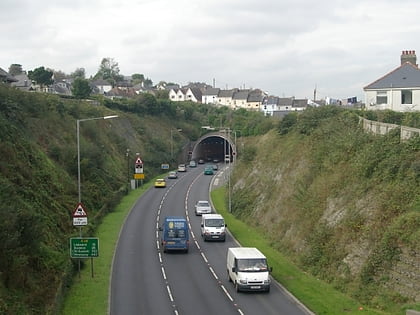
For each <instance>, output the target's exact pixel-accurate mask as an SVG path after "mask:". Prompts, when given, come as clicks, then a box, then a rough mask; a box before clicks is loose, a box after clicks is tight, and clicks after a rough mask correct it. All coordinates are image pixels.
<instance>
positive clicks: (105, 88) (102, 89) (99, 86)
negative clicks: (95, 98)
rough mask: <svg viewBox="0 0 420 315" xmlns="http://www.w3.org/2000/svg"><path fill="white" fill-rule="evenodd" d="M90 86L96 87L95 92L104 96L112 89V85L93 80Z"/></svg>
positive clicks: (103, 81)
mask: <svg viewBox="0 0 420 315" xmlns="http://www.w3.org/2000/svg"><path fill="white" fill-rule="evenodd" d="M92 85H94V86H95V87H96V89H95V90H97V91H99V94H106V93H108V92H109V91H111V89H112V84H111V83H109V82H108V81H105V80H101V79H99V80H95V81H93V82H92Z"/></svg>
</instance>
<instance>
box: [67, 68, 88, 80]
mask: <svg viewBox="0 0 420 315" xmlns="http://www.w3.org/2000/svg"><path fill="white" fill-rule="evenodd" d="M70 76H71V77H72V78H74V79H75V78H82V79H85V78H86V70H85V68H77V69H76V70H74V72H72V73H71V74H70Z"/></svg>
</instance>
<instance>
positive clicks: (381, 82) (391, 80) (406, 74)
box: [363, 62, 420, 90]
mask: <svg viewBox="0 0 420 315" xmlns="http://www.w3.org/2000/svg"><path fill="white" fill-rule="evenodd" d="M408 87H420V70H419V68H417V67H416V66H415V65H413V64H412V63H410V62H405V63H403V64H402V65H401V66H399V67H398V68H396V69H394V70H393V71H391V72H389V73H388V74H386V75H384V76H383V77H381V78H379V79H378V80H376V81H374V82H373V83H371V84H369V85H367V86H365V87H364V88H363V89H364V90H369V89H390V88H408Z"/></svg>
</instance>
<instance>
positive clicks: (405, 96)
mask: <svg viewBox="0 0 420 315" xmlns="http://www.w3.org/2000/svg"><path fill="white" fill-rule="evenodd" d="M401 104H413V92H412V91H411V90H402V91H401Z"/></svg>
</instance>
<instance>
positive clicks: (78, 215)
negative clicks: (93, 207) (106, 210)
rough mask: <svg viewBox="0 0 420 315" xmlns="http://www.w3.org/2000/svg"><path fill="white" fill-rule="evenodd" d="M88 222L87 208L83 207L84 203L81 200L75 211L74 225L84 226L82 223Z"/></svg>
mask: <svg viewBox="0 0 420 315" xmlns="http://www.w3.org/2000/svg"><path fill="white" fill-rule="evenodd" d="M87 224H88V220H87V213H86V210H85V208H84V207H83V205H82V203H81V202H79V203H78V204H77V206H76V208H75V209H74V211H73V225H74V226H82V225H87Z"/></svg>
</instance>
